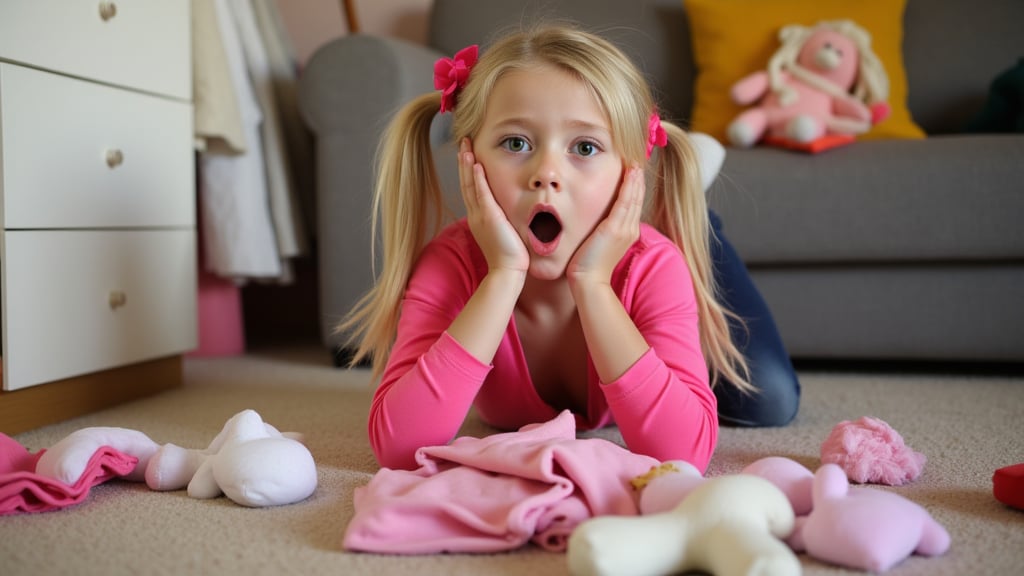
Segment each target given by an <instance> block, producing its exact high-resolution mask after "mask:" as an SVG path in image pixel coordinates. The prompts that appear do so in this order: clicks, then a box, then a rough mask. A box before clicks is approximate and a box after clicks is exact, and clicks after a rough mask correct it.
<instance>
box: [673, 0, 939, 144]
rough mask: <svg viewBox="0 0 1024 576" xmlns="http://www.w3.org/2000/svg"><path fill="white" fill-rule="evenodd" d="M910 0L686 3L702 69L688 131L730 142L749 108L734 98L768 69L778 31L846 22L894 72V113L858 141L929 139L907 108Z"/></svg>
mask: <svg viewBox="0 0 1024 576" xmlns="http://www.w3.org/2000/svg"><path fill="white" fill-rule="evenodd" d="M905 4H906V0H683V5H684V7H685V9H686V13H687V15H688V17H689V20H690V33H691V37H692V38H693V51H694V59H695V60H696V64H697V86H696V91H695V98H694V105H693V114H692V119H691V120H692V125H691V129H692V130H694V131H698V132H705V133H707V134H710V135H712V136H714V137H715V138H718V139H719V140H720V141H722V142H727V141H728V140H727V138H726V135H725V133H726V127H727V126H728V125H729V123H730V122H731V121H732V120H733V118H735V117H736V115H737V114H739V113H740V112H742V111H743V110H744V109H745V107H743V106H738V105H736V104H734V103H733V101H732V99H731V98H730V97H729V90H730V89H731V88H732V85H733V84H734V83H735V82H736V81H737V80H739V79H741V78H743V77H744V76H746V75H748V74H751V73H753V72H757V71H759V70H767V68H768V60H769V59H770V58H771V56H772V54H774V53H775V51H776V50H777V49H778V48H779V40H778V32H779V29H780V28H782V27H783V26H785V25H787V24H802V25H805V26H811V25H813V24H816V23H817V22H819V21H821V20H836V19H841V18H846V19H849V20H853V21H854V22H856V23H857V24H859V25H860V26H861V27H863V28H864V29H866V30H867V31H868V32H869V33H870V34H871V47H872V50H874V52H875V54H876V55H877V56H878V58H879V59H880V60H881V61H882V65H883V66H884V67H885V71H886V73H887V74H888V75H889V106H890V107H891V108H892V114H891V115H890V116H889V118H887V119H886V120H884V121H882V122H880V123H879V124H877V125H875V126H874V127H873V128H872V129H871V131H870V132H868V133H867V134H864V135H863V136H861V138H863V139H870V138H924V136H925V133H924V131H923V130H921V128H920V127H919V126H918V125H917V124H915V123H914V120H913V119H912V118H911V117H910V110H908V109H907V78H906V73H905V72H904V71H903V52H902V45H903V8H904V6H905Z"/></svg>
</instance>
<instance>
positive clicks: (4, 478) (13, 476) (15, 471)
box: [0, 434, 139, 516]
mask: <svg viewBox="0 0 1024 576" xmlns="http://www.w3.org/2000/svg"><path fill="white" fill-rule="evenodd" d="M44 452H45V450H40V451H39V452H36V453H35V454H30V453H29V452H28V450H27V449H26V448H25V447H24V446H22V445H21V444H19V443H18V442H17V441H16V440H14V439H13V438H11V437H9V436H7V435H6V434H0V516H3V515H5V514H15V513H18V512H46V511H49V510H56V509H58V508H63V507H65V506H70V505H72V504H77V503H79V502H81V501H83V500H85V498H86V496H88V495H89V490H91V489H92V487H93V486H96V485H97V484H102V483H104V482H106V481H107V480H110V479H111V478H116V477H120V476H124V475H125V474H128V473H129V472H131V471H132V470H133V469H134V468H135V464H136V463H138V461H139V459H138V458H136V457H135V456H129V455H127V454H124V453H122V452H118V451H117V450H115V449H113V448H111V447H109V446H103V447H101V448H99V449H98V450H96V452H95V453H93V455H92V458H90V459H89V464H88V465H87V466H86V468H85V472H83V473H82V476H81V477H80V478H79V479H78V481H77V482H76V483H75V484H74V485H72V486H68V485H67V484H64V483H63V482H60V481H58V480H55V479H53V478H50V477H48V476H42V475H39V474H36V463H37V462H38V461H39V458H40V457H41V456H42V455H43V453H44Z"/></svg>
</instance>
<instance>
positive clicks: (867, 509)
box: [788, 464, 949, 573]
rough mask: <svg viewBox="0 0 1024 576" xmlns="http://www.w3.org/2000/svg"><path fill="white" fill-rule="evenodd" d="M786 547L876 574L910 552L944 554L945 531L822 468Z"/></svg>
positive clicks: (892, 499) (834, 468) (889, 496)
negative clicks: (811, 506)
mask: <svg viewBox="0 0 1024 576" xmlns="http://www.w3.org/2000/svg"><path fill="white" fill-rule="evenodd" d="M788 543H789V545H790V547H792V548H793V550H795V551H798V552H799V551H804V550H806V552H807V554H809V555H810V556H813V557H815V558H818V559H819V560H824V561H826V562H830V563H833V564H839V565H841V566H846V567H849V568H856V569H860V570H869V571H872V572H876V573H879V572H885V571H886V570H888V569H889V568H891V567H892V566H894V565H895V564H896V563H898V562H900V561H902V560H903V559H905V558H906V557H908V556H910V555H911V554H914V553H917V554H920V555H922V556H938V555H941V554H944V553H945V552H946V550H948V549H949V533H948V532H946V529H945V528H943V527H942V525H941V524H939V523H938V522H936V521H935V519H934V518H932V517H931V515H930V514H929V513H928V511H927V510H925V509H924V508H922V507H921V506H919V505H917V504H915V503H913V502H911V501H910V500H907V499H906V498H904V497H902V496H900V495H898V494H895V493H892V492H885V491H882V490H878V489H874V488H867V487H857V486H854V487H851V486H850V483H849V480H848V479H847V478H846V473H845V472H843V469H842V468H840V467H839V466H838V465H836V464H825V465H823V466H822V467H821V468H818V471H817V472H816V473H815V474H814V509H813V510H812V511H811V513H810V515H808V516H806V517H803V518H800V517H798V518H797V519H796V528H795V529H794V530H793V534H792V535H791V536H790V538H789V539H788Z"/></svg>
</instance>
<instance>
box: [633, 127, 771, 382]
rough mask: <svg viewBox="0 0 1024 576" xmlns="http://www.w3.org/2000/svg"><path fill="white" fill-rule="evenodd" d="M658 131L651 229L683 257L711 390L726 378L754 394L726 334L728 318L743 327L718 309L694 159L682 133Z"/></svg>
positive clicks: (708, 228)
mask: <svg viewBox="0 0 1024 576" xmlns="http://www.w3.org/2000/svg"><path fill="white" fill-rule="evenodd" d="M662 126H663V127H664V128H665V131H666V133H667V135H668V143H667V144H666V146H665V147H664V148H661V149H660V151H659V154H658V157H657V161H656V164H655V171H656V174H655V179H654V194H653V197H652V200H651V204H650V207H649V210H650V218H649V220H650V223H651V224H652V225H653V226H654V227H656V228H657V229H659V230H661V231H662V233H664V234H665V235H666V236H668V237H669V238H670V239H671V240H672V241H673V242H675V243H676V245H678V246H679V247H680V248H681V249H682V251H683V253H684V254H685V255H686V263H687V266H688V267H689V269H690V275H691V276H692V277H693V285H694V292H695V294H696V298H697V307H698V312H699V314H700V339H701V347H702V349H703V350H704V355H705V360H706V361H707V363H708V367H709V368H710V371H711V383H712V386H715V385H717V384H718V381H719V378H722V377H724V378H725V379H726V380H728V381H729V382H731V383H732V384H733V385H735V386H736V387H737V388H739V389H740V390H742V391H744V392H753V391H754V390H755V388H754V386H753V385H752V384H751V383H750V371H749V369H748V367H747V362H746V359H745V358H744V357H743V353H742V352H740V350H739V349H738V348H737V347H736V344H735V343H734V342H733V341H732V338H731V337H730V333H729V323H728V318H729V317H733V318H734V319H736V320H738V321H740V322H742V321H741V320H740V319H739V318H738V317H736V316H735V314H733V313H732V312H730V311H728V310H726V309H725V307H724V306H722V304H721V303H720V300H719V294H718V287H717V284H716V283H715V277H714V270H713V263H712V262H711V251H710V242H712V241H713V240H711V225H710V222H709V220H708V217H707V214H708V207H707V202H706V200H705V198H704V193H703V190H702V187H701V176H700V163H699V162H698V160H697V153H696V151H695V150H694V148H693V146H692V145H691V144H690V140H689V138H688V137H687V136H686V133H685V132H684V131H683V130H682V129H681V128H679V127H678V126H675V125H673V124H671V123H668V122H664V121H662Z"/></svg>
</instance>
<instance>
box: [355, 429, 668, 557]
mask: <svg viewBox="0 0 1024 576" xmlns="http://www.w3.org/2000/svg"><path fill="white" fill-rule="evenodd" d="M416 461H417V463H418V464H419V465H420V467H419V468H418V469H417V470H411V471H410V470H393V469H390V468H381V469H380V471H378V472H377V474H375V475H374V477H373V478H372V479H371V480H370V483H369V484H368V485H366V486H363V487H360V488H357V489H356V491H355V498H354V500H355V515H354V516H353V518H352V520H351V521H350V522H349V525H348V528H347V529H346V532H345V536H344V540H343V545H344V547H345V548H346V549H348V550H359V551H365V552H381V553H391V554H395V553H398V554H429V553H438V552H498V551H505V550H513V549H516V548H519V547H520V546H523V545H524V544H526V543H527V542H531V541H532V542H533V543H535V544H537V545H539V546H542V547H544V548H546V549H549V550H555V551H561V550H564V549H565V546H566V542H567V541H568V538H569V536H570V534H571V533H572V530H573V529H574V528H575V527H576V525H577V524H579V523H580V522H582V521H583V520H586V519H587V518H590V517H592V516H600V515H607V514H616V515H636V514H638V509H637V502H636V496H635V494H634V492H633V489H632V487H631V485H630V480H631V479H633V478H635V477H636V476H639V475H640V474H643V473H645V472H647V471H648V470H650V468H651V466H655V465H657V464H658V461H657V460H655V459H654V458H651V457H649V456H644V455H641V454H634V453H632V452H630V451H628V450H626V449H625V448H622V447H621V446H619V445H617V444H614V443H612V442H609V441H607V440H603V439H600V438H589V439H577V438H576V421H575V417H574V416H573V415H572V414H571V413H570V412H569V411H564V412H562V413H561V414H560V415H559V416H557V417H556V418H555V419H553V420H551V421H549V422H547V423H544V424H536V425H529V426H525V427H523V428H521V429H520V430H519V431H518V432H506V433H503V434H495V435H492V436H487V437H485V438H470V437H461V438H457V439H456V440H455V441H453V442H452V443H451V444H450V445H448V446H431V447H426V448H421V449H420V450H418V451H417V453H416Z"/></svg>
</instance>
